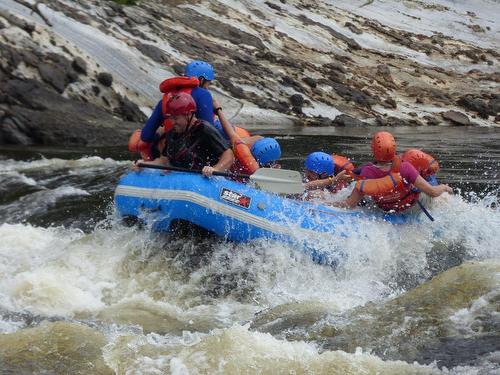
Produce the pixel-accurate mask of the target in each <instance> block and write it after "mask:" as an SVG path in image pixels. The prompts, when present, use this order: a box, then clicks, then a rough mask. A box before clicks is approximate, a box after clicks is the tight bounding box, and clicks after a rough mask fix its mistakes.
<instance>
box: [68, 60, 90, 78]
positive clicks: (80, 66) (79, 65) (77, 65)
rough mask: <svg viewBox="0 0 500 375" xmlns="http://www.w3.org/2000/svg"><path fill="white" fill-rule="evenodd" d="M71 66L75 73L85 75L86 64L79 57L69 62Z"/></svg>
mask: <svg viewBox="0 0 500 375" xmlns="http://www.w3.org/2000/svg"><path fill="white" fill-rule="evenodd" d="M71 66H72V67H73V69H74V70H75V72H77V73H81V74H83V75H87V63H86V62H85V60H84V59H82V58H81V57H80V56H77V57H75V58H74V59H73V61H72V62H71Z"/></svg>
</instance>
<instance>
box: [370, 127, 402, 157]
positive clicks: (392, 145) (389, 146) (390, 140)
mask: <svg viewBox="0 0 500 375" xmlns="http://www.w3.org/2000/svg"><path fill="white" fill-rule="evenodd" d="M372 151H373V157H374V158H375V160H376V161H379V162H388V161H392V160H393V159H394V157H395V156H396V141H395V140H394V137H393V135H392V134H391V133H389V132H378V133H375V135H374V136H373V139H372Z"/></svg>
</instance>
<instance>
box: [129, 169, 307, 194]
mask: <svg viewBox="0 0 500 375" xmlns="http://www.w3.org/2000/svg"><path fill="white" fill-rule="evenodd" d="M138 166H139V167H141V168H153V169H162V170H167V171H176V172H187V173H197V174H201V170H198V169H186V168H179V167H171V166H164V165H153V164H143V163H139V164H138ZM213 175H214V176H224V177H236V178H248V179H249V180H250V181H253V182H254V183H255V185H256V186H257V187H259V188H260V189H262V190H267V191H270V192H273V193H277V194H302V193H303V192H304V185H303V184H302V176H301V175H300V172H297V171H292V170H290V169H274V168H259V169H257V171H255V173H254V174H252V175H246V174H239V173H225V172H214V173H213Z"/></svg>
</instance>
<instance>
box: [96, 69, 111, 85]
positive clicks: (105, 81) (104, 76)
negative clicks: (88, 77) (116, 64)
mask: <svg viewBox="0 0 500 375" xmlns="http://www.w3.org/2000/svg"><path fill="white" fill-rule="evenodd" d="M97 81H98V82H99V83H100V84H101V85H103V86H106V87H111V85H112V84H113V76H112V75H111V74H110V73H106V72H101V73H98V74H97Z"/></svg>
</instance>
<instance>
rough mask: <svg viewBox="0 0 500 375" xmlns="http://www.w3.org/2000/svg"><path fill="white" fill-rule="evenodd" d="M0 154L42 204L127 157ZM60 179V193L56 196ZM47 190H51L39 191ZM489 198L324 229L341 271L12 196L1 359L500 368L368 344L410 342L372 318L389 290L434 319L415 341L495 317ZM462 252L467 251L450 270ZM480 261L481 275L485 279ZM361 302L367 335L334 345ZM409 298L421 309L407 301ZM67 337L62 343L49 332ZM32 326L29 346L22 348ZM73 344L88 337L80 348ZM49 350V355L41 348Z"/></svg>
mask: <svg viewBox="0 0 500 375" xmlns="http://www.w3.org/2000/svg"><path fill="white" fill-rule="evenodd" d="M2 163H3V168H2V170H3V171H4V172H2V175H1V177H2V181H6V180H8V181H10V183H11V184H14V182H12V181H13V180H15V181H16V182H15V184H16V186H18V188H19V189H23V188H25V187H27V188H29V189H32V188H33V187H34V186H35V187H36V186H39V187H40V186H41V187H42V188H41V189H40V190H39V191H37V192H34V193H31V194H37V193H38V194H41V196H40V197H39V198H38V199H37V202H38V204H39V209H40V210H42V211H43V210H45V211H46V213H47V214H50V212H51V210H54V209H55V206H56V203H55V201H57V200H64V199H68V196H71V195H73V200H74V202H77V201H78V197H79V196H82V194H83V196H84V197H85V193H86V194H90V193H88V192H86V191H85V190H84V189H82V187H83V186H85V184H86V183H85V182H81V181H82V180H85V179H86V178H90V177H91V176H94V177H95V176H99V175H100V174H101V173H103V172H104V171H106V170H107V171H108V172H110V171H122V170H123V163H125V162H116V161H114V160H112V159H109V158H106V159H103V158H100V157H83V158H80V159H76V160H64V159H59V158H52V159H38V160H34V161H31V162H29V161H28V162H27V161H14V160H4V161H2ZM58 173H60V174H61V176H65V178H66V179H67V178H68V177H71V176H74V175H78V176H79V180H78V179H77V180H71V179H70V181H73V182H70V183H68V184H64V183H62V184H61V183H57V184H56V185H57V187H54V186H52V185H51V184H50V181H49V180H50V178H49V176H52V178H57V175H58ZM92 178H93V177H92ZM61 181H62V180H61ZM75 181H80V184H75ZM108 183H109V182H106V181H103V182H101V183H100V184H104V185H105V186H106V185H107V184H108ZM61 189H64V191H65V193H64V194H59V195H57V192H58V191H61ZM107 189H108V190H109V189H112V187H110V186H108V187H107ZM97 190H98V189H97ZM94 192H95V191H94ZM28 196H29V194H28ZM54 196H57V197H56V198H54V201H51V200H50V199H49V198H48V197H54ZM491 199H493V198H491V197H490V198H484V199H478V200H477V202H476V203H470V202H465V201H464V200H463V199H462V198H461V197H459V196H445V197H443V198H441V199H439V200H437V201H436V202H435V205H434V206H433V207H432V213H433V215H434V216H435V217H436V218H437V221H436V222H435V223H432V224H431V223H430V222H428V221H421V222H419V223H415V224H412V225H408V226H405V227H404V228H401V227H397V226H393V225H390V224H387V223H385V224H384V223H380V222H367V223H364V224H362V227H361V228H362V230H360V231H358V232H357V233H352V235H350V236H349V237H348V238H339V239H338V241H337V242H336V243H335V244H332V248H341V249H342V250H343V251H344V252H345V253H346V254H348V256H347V258H346V259H345V261H344V263H343V264H341V266H340V267H339V269H338V270H336V271H334V270H333V269H331V268H330V267H326V266H321V265H316V264H313V263H312V262H311V261H310V259H309V258H308V257H307V256H305V255H303V254H301V253H300V251H298V250H297V249H295V248H290V247H288V246H286V245H284V244H281V243H277V242H273V241H259V242H255V243H250V244H231V243H224V242H220V241H218V240H215V239H211V238H204V237H194V238H192V237H190V236H189V235H188V236H187V237H186V236H184V237H180V238H179V237H176V236H168V235H160V234H153V233H151V232H150V231H149V229H148V228H142V229H141V228H137V227H134V228H128V227H125V226H122V225H121V224H119V221H117V219H116V218H115V217H114V216H113V214H112V213H110V214H109V216H108V218H107V219H105V220H104V221H102V222H100V223H98V224H97V225H96V226H95V227H94V229H93V230H92V231H90V232H87V233H85V232H83V231H82V230H80V229H78V227H75V228H73V229H72V228H71V227H67V226H66V227H62V226H55V227H53V226H52V227H50V226H49V227H39V226H35V225H32V224H28V223H27V222H24V223H23V222H22V221H23V220H21V222H19V218H21V217H22V215H21V214H19V212H22V211H23V207H28V209H32V208H31V206H29V203H26V201H29V200H28V199H26V200H25V201H24V202H23V201H22V200H18V201H17V203H16V202H11V203H9V205H10V207H11V210H13V208H12V207H13V206H16V207H17V208H18V210H19V212H17V211H16V212H17V213H16V212H14V211H15V210H14V211H12V212H11V213H10V214H9V215H12V216H10V217H6V218H5V217H4V220H5V219H6V220H5V221H6V222H4V223H3V224H1V225H0V238H1V239H2V241H1V242H0V259H1V261H0V317H1V319H0V332H2V333H4V335H0V344H2V345H0V347H3V349H0V358H2V360H3V361H4V366H7V367H5V368H8V369H16V368H19V369H22V368H24V369H26V367H23V366H24V365H21V364H20V363H22V361H24V360H27V358H32V359H34V360H35V364H36V365H34V366H35V367H33V369H35V370H36V369H37V370H38V371H40V370H41V369H44V368H46V369H48V368H51V366H54V363H55V362H54V361H58V360H57V358H62V357H64V358H65V359H64V360H63V361H62V363H63V365H62V366H63V368H66V370H65V371H70V370H69V369H79V370H78V371H83V372H85V371H90V369H89V367H86V366H88V361H90V362H91V363H94V365H93V366H95V367H93V368H94V370H95V371H97V369H98V371H97V373H108V372H107V371H109V369H112V370H114V372H116V373H118V374H157V373H158V374H159V373H172V374H188V373H189V374H197V373H225V374H233V373H264V374H266V373H269V374H271V373H273V374H274V373H324V374H332V373H334V374H336V373H338V374H344V373H385V374H401V373H409V374H430V373H441V372H444V373H452V374H466V373H467V374H468V373H478V374H479V373H480V372H478V371H485V369H489V368H491V369H498V366H497V365H495V363H496V360H495V357H494V356H493V357H492V355H493V354H488V355H486V356H485V355H483V356H481V358H480V360H481V362H480V363H479V362H474V361H472V363H471V364H470V365H465V366H463V365H462V366H455V367H452V368H450V369H449V370H446V369H445V368H441V369H439V368H438V367H437V366H436V365H432V364H431V365H427V366H423V365H421V364H411V362H410V364H409V363H406V362H398V361H391V360H389V359H382V358H381V356H380V354H379V355H375V354H369V351H370V348H372V349H375V350H376V351H377V352H378V349H377V348H378V347H379V346H378V345H379V344H377V343H376V341H377V340H378V339H380V338H382V339H383V340H385V341H386V342H387V343H388V347H387V348H386V349H385V350H386V352H387V353H391V351H392V352H394V353H396V354H394V355H392V356H391V355H389V358H397V357H398V355H399V357H403V358H404V357H405V356H408V355H409V354H408V353H409V352H407V349H406V348H405V347H404V344H402V342H401V340H403V342H408V341H409V342H411V337H408V333H407V332H405V331H404V330H405V328H404V325H403V326H400V325H398V326H397V327H398V328H397V330H394V331H392V333H390V335H388V336H387V333H385V330H387V329H389V332H390V331H391V330H392V328H389V327H390V324H391V322H390V321H388V322H386V323H384V322H383V320H382V319H381V318H380V314H382V315H383V314H387V313H389V312H390V313H392V312H393V311H395V309H394V307H393V306H392V307H391V305H390V304H391V303H395V302H394V301H396V302H397V303H398V304H399V305H400V306H404V309H405V310H403V311H406V312H403V316H402V317H400V318H401V319H403V320H404V319H405V318H404V315H407V318H406V320H407V323H406V324H410V322H411V321H413V320H415V319H416V321H418V320H420V321H424V322H425V321H426V320H427V319H431V321H432V323H431V324H430V325H427V324H423V323H422V324H421V325H420V326H415V327H414V328H413V329H416V331H415V332H413V335H414V336H415V337H418V338H419V340H423V341H422V342H421V344H424V346H425V345H427V344H429V345H430V343H432V342H434V341H435V339H436V338H439V337H441V335H443V334H444V333H432V332H434V330H436V329H438V330H445V331H446V332H448V333H447V334H444V336H448V335H452V336H453V337H455V336H457V335H458V336H459V337H461V338H464V339H465V338H466V337H480V336H481V331H478V324H479V326H480V327H482V328H480V329H481V330H487V329H488V328H487V324H486V323H485V322H487V323H488V324H497V323H498V313H496V312H495V309H496V307H495V301H498V298H499V293H500V251H499V246H498V243H499V242H500V241H499V240H500V235H499V233H498V228H500V213H499V212H498V209H496V208H491V207H492V206H491V204H492V203H494V202H492V200H491ZM26 204H27V206H26ZM73 204H76V203H73ZM4 207H5V206H4ZM111 211H112V210H111ZM2 212H4V213H5V212H6V211H4V210H2ZM7 212H8V211H7ZM462 261H466V263H465V264H464V265H463V266H461V267H458V268H451V269H450V270H448V271H444V270H445V269H447V268H449V267H452V266H453V265H454V264H459V263H461V262H462ZM470 262H473V263H470ZM442 271H444V273H441V272H442ZM478 272H479V274H483V276H481V278H479V279H478V277H477V276H475V275H479V274H478ZM435 274H440V276H439V278H437V279H436V281H434V280H431V281H427V282H426V281H425V280H426V279H428V278H430V277H432V276H433V275H435ZM443 275H444V276H443ZM460 275H461V276H460ZM456 277H459V279H460V278H461V279H463V280H464V285H465V286H463V287H461V288H462V289H459V290H461V295H459V297H457V296H456V295H455V292H453V291H452V289H453V287H454V285H455V283H456V282H454V281H450V279H452V280H454V279H455V278H456ZM457 280H458V279H457ZM422 283H423V284H422ZM418 285H420V287H417V286H418ZM415 287H417V288H416V289H414V288H415ZM450 288H451V289H450ZM415 294H417V295H420V297H415ZM424 295H425V296H426V297H423V296H424ZM415 298H416V300H414V299H415ZM426 299H429V300H430V306H432V307H429V306H427V303H428V301H427V300H426ZM398 301H399V302H398ZM372 304H374V305H373V306H374V307H376V309H374V310H373V311H372V310H370V307H369V306H370V305H372ZM386 305H387V307H385V306H386ZM367 306H368V311H369V314H373V317H374V318H375V317H377V316H379V318H377V320H375V321H373V323H372V325H371V328H370V329H369V330H367V332H368V333H369V334H370V335H371V336H370V337H369V339H367V340H366V341H365V342H364V345H359V349H356V350H354V351H351V350H347V349H346V350H345V351H344V350H340V351H336V350H334V349H330V347H331V345H332V344H331V342H330V341H329V340H331V339H332V337H331V333H328V332H329V330H328V329H329V328H328V327H331V326H332V324H333V325H334V326H335V327H336V329H337V330H338V335H339V337H342V334H343V333H342V330H343V329H345V330H347V329H353V330H354V331H355V332H358V335H359V336H362V335H361V333H360V332H359V331H358V330H360V329H361V328H360V327H357V324H358V323H356V322H357V321H359V320H360V319H361V320H363V319H364V318H363V316H366V314H368V312H367V311H364V312H363V313H361V315H358V314H359V313H358V312H357V309H359V308H363V309H365V308H367ZM378 309H380V310H381V311H382V312H381V311H378ZM414 309H415V310H414ZM417 311H424V312H423V313H421V315H418V316H414V314H417ZM255 314H258V315H255ZM418 314H420V313H418ZM495 314H496V315H495ZM353 315H354V317H353ZM488 317H489V318H488ZM346 319H347V321H346ZM392 319H394V321H396V319H399V317H393V318H392ZM495 321H496V322H497V323H495ZM40 322H42V323H41V324H40ZM481 322H483V323H481ZM346 324H347V326H346ZM385 324H388V325H389V326H385ZM353 325H354V328H353V327H352V326H353ZM30 327H33V328H30ZM370 330H373V332H372V331H370ZM365 331H366V329H365ZM271 333H272V336H271ZM452 333H453V334H452ZM482 333H483V334H484V332H482ZM377 335H380V337H377ZM335 337H336V336H335V335H334V336H333V338H334V339H335ZM58 338H59V339H58ZM62 338H64V343H65V344H64V345H62V344H61V343H58V341H57V340H61V339H62ZM25 340H29V342H33V343H34V344H30V345H35V346H34V348H35V349H36V348H38V349H36V350H34V349H33V347H32V346H30V347H32V349H30V350H29V351H28V352H25V351H21V352H19V351H18V350H16V348H20V347H23V345H25V344H24V343H25V342H26V341H25ZM325 340H326V341H325ZM329 342H330V344H329ZM42 343H43V344H42ZM37 345H39V346H37ZM61 345H62V346H61ZM79 346H81V347H82V348H83V349H82V350H81V351H79V350H73V348H77V347H79ZM341 347H342V346H341ZM51 348H52V349H51ZM55 348H58V349H55ZM346 348H347V347H346ZM54 350H55V351H56V353H58V354H57V356H56V357H52V356H51V355H48V354H47V353H50V352H51V351H54ZM22 353H24V354H22ZM26 356H28V357H26ZM382 357H383V356H382ZM408 358H411V357H408ZM59 361H60V359H59ZM86 361H87V362H86ZM16 363H18V364H17V365H16ZM16 366H19V367H16ZM44 366H45V367H44ZM35 370H33V371H35ZM35 372H36V371H35ZM481 373H484V372H481ZM492 373H493V372H492Z"/></svg>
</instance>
